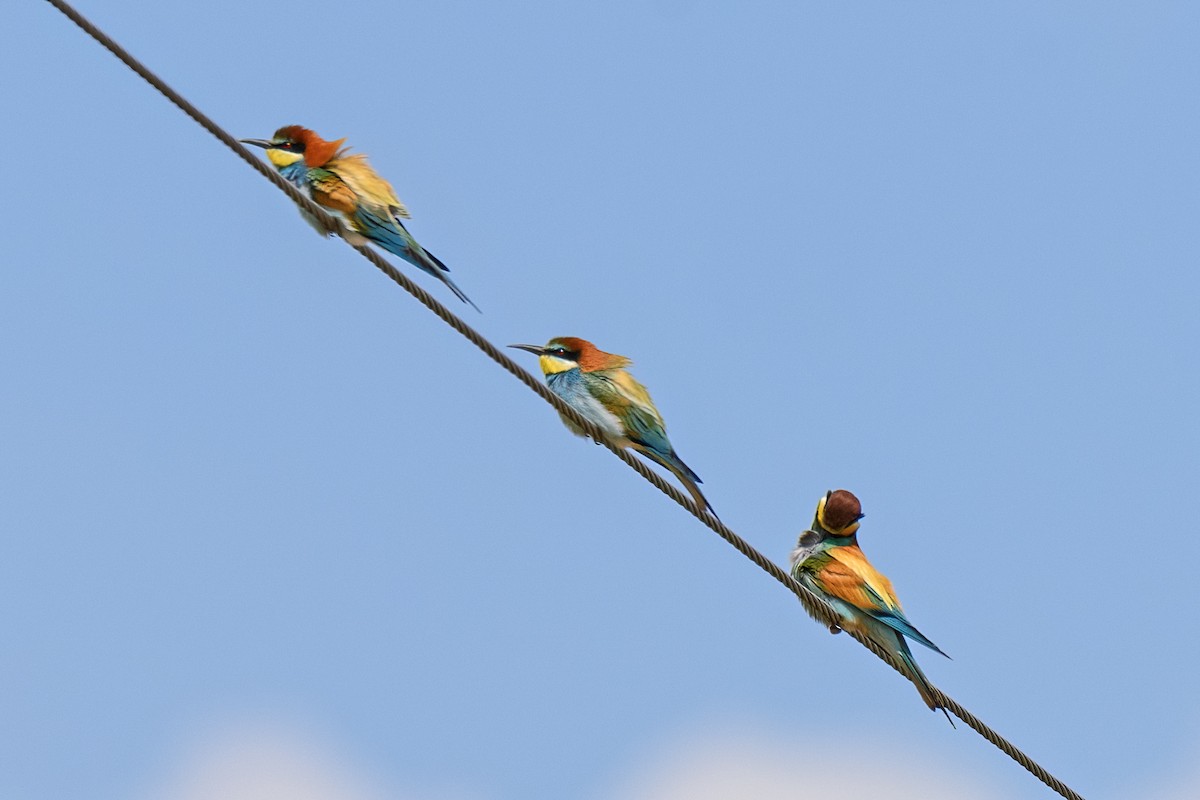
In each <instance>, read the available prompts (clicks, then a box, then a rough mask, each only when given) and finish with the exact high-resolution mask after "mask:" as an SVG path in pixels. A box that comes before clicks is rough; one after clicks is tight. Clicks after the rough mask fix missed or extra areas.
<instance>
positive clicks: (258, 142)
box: [238, 139, 272, 150]
mask: <svg viewBox="0 0 1200 800" xmlns="http://www.w3.org/2000/svg"><path fill="white" fill-rule="evenodd" d="M238 141H239V142H241V143H242V144H252V145H254V146H255V147H261V148H262V149H264V150H266V149H267V148H268V147H270V146H271V144H272V143H271V141H270V140H269V139H238Z"/></svg>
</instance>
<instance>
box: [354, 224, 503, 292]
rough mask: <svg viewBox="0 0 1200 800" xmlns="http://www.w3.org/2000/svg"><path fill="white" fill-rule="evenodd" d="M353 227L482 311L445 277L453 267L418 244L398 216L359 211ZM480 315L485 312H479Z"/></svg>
mask: <svg viewBox="0 0 1200 800" xmlns="http://www.w3.org/2000/svg"><path fill="white" fill-rule="evenodd" d="M354 224H355V227H356V228H358V232H359V233H360V234H361V235H362V236H365V237H366V238H367V239H370V240H371V241H372V242H374V243H375V244H377V245H379V246H380V247H382V248H383V249H384V250H387V251H388V252H389V253H391V254H392V255H397V256H400V257H401V258H403V259H404V260H405V261H407V262H408V263H410V264H412V265H413V266H414V267H416V268H418V269H420V270H421V271H423V272H428V273H429V274H430V275H432V276H433V277H435V278H437V279H438V280H439V281H441V282H442V283H444V284H446V286H448V287H450V291H452V292H454V295H455V296H456V297H457V298H458V299H459V300H462V301H463V302H464V303H467V304H468V305H470V306H471V307H472V308H474V309H475V310H476V311H479V306H477V305H475V303H474V302H473V301H472V300H471V298H469V297H467V296H466V294H464V293H463V290H462V289H460V288H458V286H457V285H456V284H455V283H454V281H452V280H450V276H448V275H447V274H446V273H447V272H449V271H450V268H449V267H447V266H446V265H445V264H443V263H442V260H441V259H440V258H438V257H437V256H435V255H434V254H433V253H431V252H429V251H428V250H426V249H425V248H424V247H422V246H421V245H420V244H418V243H417V240H416V239H414V238H413V237H412V234H411V233H409V232H408V228H405V227H404V224H403V223H401V222H400V220H398V219H396V218H395V217H389V218H387V219H385V218H383V217H380V216H379V215H377V214H373V213H371V212H369V211H367V210H365V209H361V208H360V209H359V211H358V213H357V214H356V215H355V217H354ZM480 313H483V312H481V311H480Z"/></svg>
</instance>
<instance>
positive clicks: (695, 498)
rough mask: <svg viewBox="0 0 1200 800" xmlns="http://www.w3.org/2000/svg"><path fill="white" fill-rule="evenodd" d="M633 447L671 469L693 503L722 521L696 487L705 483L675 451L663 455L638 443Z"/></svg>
mask: <svg viewBox="0 0 1200 800" xmlns="http://www.w3.org/2000/svg"><path fill="white" fill-rule="evenodd" d="M632 446H633V448H634V449H635V450H637V451H638V452H639V453H641V454H642V455H644V456H645V457H646V458H649V459H650V460H651V461H653V462H655V463H656V464H658V465H659V466H662V467H665V468H666V469H669V470H670V471H671V474H672V475H674V476H675V477H676V478H678V479H679V482H680V483H682V484H683V488H685V489H687V491H688V494H690V495H691V496H692V502H694V503H695V504H696V505H697V506H698V507H699V508H702V509H706V510H707V511H708V513H710V514H712V515H713V516H714V517H716V518H717V519H720V517H717V512H716V511H715V510H714V509H713V507H712V503H710V502H708V498H707V497H705V496H704V492H702V491H700V487H699V486H697V485H696V484H698V483H703V481H701V480H700V476H699V475H697V474H696V473H695V472H693V471H692V468H691V467H689V466H688V465H687V464H685V463H683V461H682V460H681V459H680V458H679V456H677V455H675V451H674V450H672V451H671V452H670V453H667V454H666V455H663V454H662V453H659V452H657V451H656V450H652V449H650V448H649V447H647V446H646V445H643V444H638V443H637V442H634V443H633V445H632Z"/></svg>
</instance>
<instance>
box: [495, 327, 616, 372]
mask: <svg viewBox="0 0 1200 800" xmlns="http://www.w3.org/2000/svg"><path fill="white" fill-rule="evenodd" d="M509 347H515V348H517V349H518V350H526V351H528V352H530V353H533V354H535V355H536V356H537V357H538V366H540V367H541V368H542V373H543V374H545V375H554V374H556V373H559V372H568V371H570V370H573V369H579V370H582V371H583V372H593V371H595V370H598V369H618V368H620V367H627V366H629V365H630V364H632V363H633V362H632V361H630V360H629V359H628V358H626V357H625V356H619V355H616V354H615V353H606V352H604V351H603V350H601V349H600V348H598V347H596V345H594V344H592V343H591V342H589V341H588V340H587V339H580V338H578V337H575V336H556V337H555V338H553V339H551V340H550V341H549V342H547V343H546V344H545V346H539V345H536V344H511V345H509Z"/></svg>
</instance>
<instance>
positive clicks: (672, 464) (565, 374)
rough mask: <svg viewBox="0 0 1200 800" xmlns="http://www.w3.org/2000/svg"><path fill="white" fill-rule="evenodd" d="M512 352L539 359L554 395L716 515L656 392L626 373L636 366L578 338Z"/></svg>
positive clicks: (580, 432) (574, 429) (575, 430)
mask: <svg viewBox="0 0 1200 800" xmlns="http://www.w3.org/2000/svg"><path fill="white" fill-rule="evenodd" d="M509 347H515V348H517V349H519V350H527V351H529V352H530V353H534V354H536V355H537V356H538V365H539V366H540V367H541V368H542V373H543V374H544V375H545V376H546V383H547V384H548V385H549V386H550V389H551V391H553V392H554V393H555V394H556V395H558V396H559V397H561V398H562V399H563V400H564V401H566V403H567V405H569V406H571V408H573V409H575V410H576V411H578V412H579V414H580V415H581V416H582V417H583V418H584V419H586V420H588V421H590V422H592V423H593V424H595V425H596V426H597V427H598V428H600V430H602V431H603V432H604V435H605V436H606V437H607V438H608V440H609V441H610V442H611V443H612V444H614V445H615V446H617V447H629V448H632V449H634V450H636V451H637V452H639V453H641V454H642V455H644V456H646V457H647V458H649V459H650V460H651V461H654V462H655V463H657V464H659V465H660V466H663V467H666V468H667V469H668V470H670V471H671V473H672V474H674V475H675V477H677V478H678V479H679V480H680V482H681V483H683V485H684V487H685V488H686V489H687V490H688V493H689V494H691V496H692V500H693V501H695V503H696V505H697V506H698V507H699V508H701V509H707V510H708V511H709V513H711V514H712V515H713V516H714V517H715V516H716V512H715V511H713V508H712V505H711V504H710V503H709V502H708V499H707V498H706V497H705V496H704V494H703V493H702V492H701V491H700V487H699V486H697V484H699V483H701V480H700V476H698V475H697V474H696V473H695V472H692V470H691V468H690V467H689V466H688V465H687V464H684V463H683V461H682V460H680V458H679V456H678V455H676V453H675V448H674V447H672V446H671V442H670V441H669V440H668V439H667V429H666V425H665V424H664V423H663V418H662V415H661V414H659V413H658V409H657V408H655V407H654V401H653V400H651V399H650V393H649V392H647V391H646V387H645V386H643V385H642V384H640V383H638V381H637V379H636V378H634V377H633V376H632V375H630V374H629V372H628V371H627V370H626V369H625V368H626V367H628V366H629V365H630V364H632V363H633V362H632V361H631V360H630V359H628V358H626V357H625V356H619V355H616V354H615V353H606V352H604V351H603V350H601V349H600V348H598V347H596V345H594V344H592V343H591V342H589V341H587V340H586V339H579V338H576V337H574V336H561V337H558V338H555V339H551V340H550V341H549V343H547V344H546V346H545V347H542V346H539V345H536V344H513V345H509ZM563 422H564V423H565V424H566V426H567V428H569V429H570V430H571V431H572V432H573V433H575V434H578V435H579V436H586V435H587V434H586V433H585V432H584V431H583V429H582V428H580V427H579V426H578V425H576V424H575V423H574V422H572V421H571V420H569V419H567V418H566V417H565V416H564V417H563Z"/></svg>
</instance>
